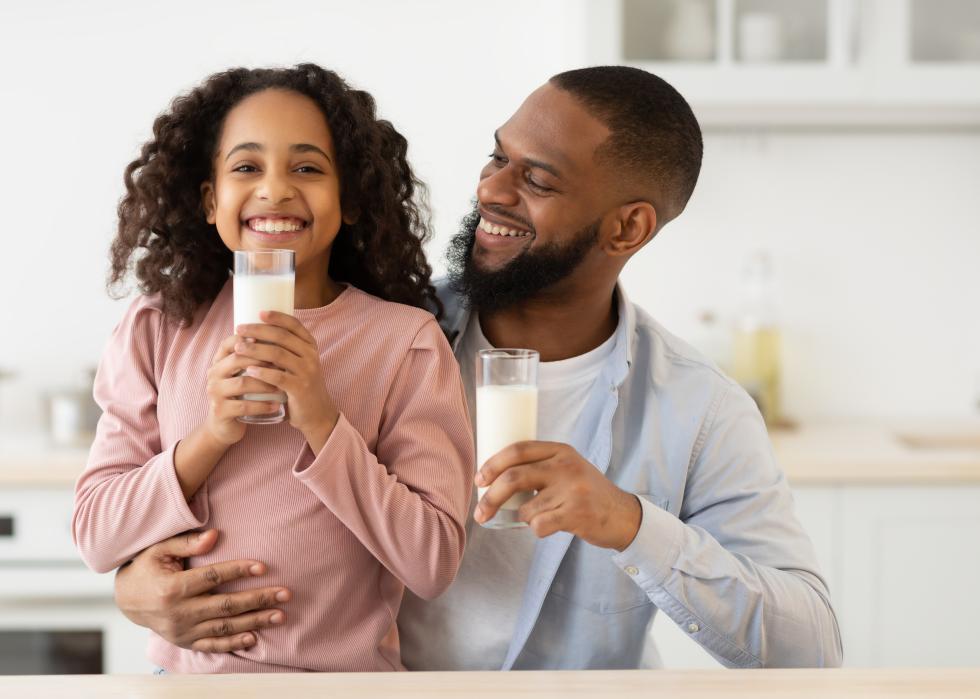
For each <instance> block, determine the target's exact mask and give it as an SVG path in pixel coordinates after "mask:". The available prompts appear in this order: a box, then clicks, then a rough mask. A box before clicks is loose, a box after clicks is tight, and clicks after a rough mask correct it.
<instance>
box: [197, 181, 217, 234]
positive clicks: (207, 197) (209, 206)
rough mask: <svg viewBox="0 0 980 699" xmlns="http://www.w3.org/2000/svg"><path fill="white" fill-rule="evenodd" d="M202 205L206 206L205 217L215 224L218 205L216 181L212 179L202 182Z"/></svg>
mask: <svg viewBox="0 0 980 699" xmlns="http://www.w3.org/2000/svg"><path fill="white" fill-rule="evenodd" d="M201 205H202V206H203V207H204V218H205V219H207V222H208V223H210V224H211V225H212V226H213V225H214V222H215V209H216V208H217V207H216V206H215V204H214V183H213V182H211V181H210V180H208V181H207V182H203V183H201Z"/></svg>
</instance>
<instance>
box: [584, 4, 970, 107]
mask: <svg viewBox="0 0 980 699" xmlns="http://www.w3.org/2000/svg"><path fill="white" fill-rule="evenodd" d="M588 7H589V10H588V12H589V18H588V19H589V28H588V50H589V59H590V61H591V62H592V63H596V64H597V63H623V64H628V65H636V66H638V67H641V68H645V69H647V70H650V71H652V72H654V73H657V74H658V75H660V76H662V77H663V78H665V79H666V80H668V81H669V82H671V83H672V84H673V85H674V86H675V87H677V88H678V89H679V90H680V91H681V92H682V93H683V94H684V95H685V97H687V98H688V100H689V101H690V102H691V104H692V106H693V107H694V108H695V111H697V113H698V116H699V118H700V119H701V120H702V122H704V123H706V124H716V125H726V124H748V125H766V124H841V125H860V124H869V125H871V124H895V125H923V126H930V125H952V126H965V127H980V2H978V1H977V0H593V2H591V3H589V5H588Z"/></svg>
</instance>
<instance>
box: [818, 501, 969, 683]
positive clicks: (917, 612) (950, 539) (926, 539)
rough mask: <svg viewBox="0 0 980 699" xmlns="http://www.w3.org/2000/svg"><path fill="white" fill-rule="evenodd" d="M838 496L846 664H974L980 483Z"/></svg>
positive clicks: (839, 597)
mask: <svg viewBox="0 0 980 699" xmlns="http://www.w3.org/2000/svg"><path fill="white" fill-rule="evenodd" d="M840 497H841V513H842V519H841V529H842V541H841V546H840V550H841V574H842V575H841V583H840V588H839V594H837V595H836V597H837V598H838V600H839V606H840V611H841V616H842V624H841V626H842V633H843V636H844V652H845V657H846V659H847V664H848V665H851V666H884V665H899V666H910V665H917V666H976V665H980V641H978V640H977V629H978V628H980V594H978V593H980V585H978V580H980V487H978V486H972V487H966V486H964V487H961V488H951V487H941V488H940V487H934V488H923V487H914V488H913V487H893V488H848V489H845V490H843V491H842V492H841V494H840Z"/></svg>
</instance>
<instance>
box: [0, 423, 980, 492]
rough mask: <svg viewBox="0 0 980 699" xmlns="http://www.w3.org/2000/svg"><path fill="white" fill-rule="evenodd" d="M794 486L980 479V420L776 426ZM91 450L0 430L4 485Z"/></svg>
mask: <svg viewBox="0 0 980 699" xmlns="http://www.w3.org/2000/svg"><path fill="white" fill-rule="evenodd" d="M771 438H772V443H773V449H774V450H775V452H776V458H777V459H778V461H779V463H780V465H781V466H782V467H783V469H784V470H785V471H786V475H787V477H788V478H789V480H790V483H792V484H793V485H795V486H805V485H899V484H919V485H947V484H955V483H980V420H959V421H949V420H947V421H932V422H918V423H910V422H904V423H903V422H870V421H869V422H860V421H851V422H840V423H831V422H825V423H814V424H806V425H802V426H800V427H797V428H795V429H788V430H784V429H779V430H773V431H772V433H771ZM87 456H88V451H87V450H86V449H84V448H81V447H52V446H51V445H50V444H49V443H48V442H47V441H46V440H45V439H44V438H43V437H42V436H39V435H26V436H11V435H0V487H11V486H23V487H59V486H61V487H66V486H67V487H70V486H72V485H73V484H74V483H75V480H76V479H77V478H78V475H79V473H81V471H82V469H83V468H84V467H85V461H86V458H87Z"/></svg>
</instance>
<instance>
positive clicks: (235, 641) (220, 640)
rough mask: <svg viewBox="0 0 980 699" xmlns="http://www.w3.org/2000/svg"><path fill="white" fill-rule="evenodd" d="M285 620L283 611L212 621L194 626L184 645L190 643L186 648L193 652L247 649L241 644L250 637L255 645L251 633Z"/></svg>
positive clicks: (263, 612) (268, 611)
mask: <svg viewBox="0 0 980 699" xmlns="http://www.w3.org/2000/svg"><path fill="white" fill-rule="evenodd" d="M285 620H286V614H285V612H283V611H282V610H281V609H272V610H266V611H261V612H252V613H250V614H242V615H240V616H236V617H230V618H227V619H211V620H209V621H203V622H201V623H200V624H197V625H196V626H194V627H193V628H192V629H191V630H190V631H189V632H188V633H187V636H186V641H185V644H182V645H185V646H186V642H190V645H189V646H186V647H189V648H190V649H191V650H201V651H206V652H212V653H224V652H227V651H229V650H238V649H239V648H242V647H244V648H247V647H248V646H241V645H240V644H242V643H243V642H246V641H247V640H248V637H252V639H253V643H254V638H255V635H254V634H252V633H249V632H251V631H257V630H259V629H266V628H269V627H270V626H279V625H281V624H282V623H283V622H284V621H285Z"/></svg>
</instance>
